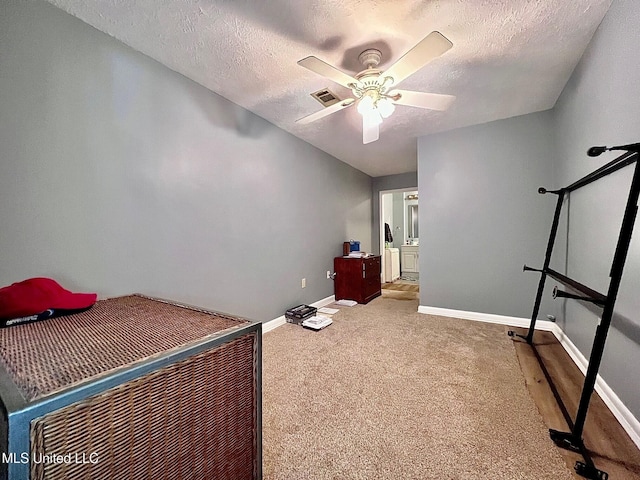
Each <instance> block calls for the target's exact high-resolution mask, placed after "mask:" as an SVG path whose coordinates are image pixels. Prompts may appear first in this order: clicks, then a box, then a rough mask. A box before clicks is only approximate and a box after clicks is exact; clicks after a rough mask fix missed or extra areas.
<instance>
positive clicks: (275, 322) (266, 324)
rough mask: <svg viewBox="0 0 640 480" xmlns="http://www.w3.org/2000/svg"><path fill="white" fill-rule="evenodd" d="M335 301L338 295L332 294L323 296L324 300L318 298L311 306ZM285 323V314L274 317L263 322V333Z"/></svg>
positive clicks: (319, 305) (319, 306) (321, 305)
mask: <svg viewBox="0 0 640 480" xmlns="http://www.w3.org/2000/svg"><path fill="white" fill-rule="evenodd" d="M335 301H336V296H335V295H331V296H329V297H326V298H323V299H322V300H318V301H317V302H314V303H312V304H311V306H312V307H316V308H321V307H324V306H325V305H329V304H330V303H333V302H335ZM285 323H287V319H286V318H285V317H284V315H280V316H279V317H278V318H274V319H273V320H269V321H268V322H264V323H263V324H262V334H263V335H264V334H265V333H267V332H270V331H271V330H274V329H276V328H278V327H279V326H281V325H284V324H285Z"/></svg>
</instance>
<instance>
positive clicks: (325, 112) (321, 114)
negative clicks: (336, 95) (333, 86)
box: [296, 98, 355, 125]
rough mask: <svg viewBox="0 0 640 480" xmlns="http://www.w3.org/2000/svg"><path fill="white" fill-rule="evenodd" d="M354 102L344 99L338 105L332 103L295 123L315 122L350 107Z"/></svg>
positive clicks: (353, 100)
mask: <svg viewBox="0 0 640 480" xmlns="http://www.w3.org/2000/svg"><path fill="white" fill-rule="evenodd" d="M354 102H355V99H353V98H346V99H344V100H342V101H340V102H338V103H334V104H333V105H331V106H330V107H327V108H324V109H322V110H320V111H319V112H315V113H312V114H311V115H307V116H306V117H302V118H299V119H298V120H296V123H300V124H301V125H306V124H307V123H311V122H315V121H316V120H319V119H321V118H323V117H326V116H327V115H331V114H332V113H335V112H339V111H340V110H342V109H344V108H347V107H350V106H351V105H353V104H354Z"/></svg>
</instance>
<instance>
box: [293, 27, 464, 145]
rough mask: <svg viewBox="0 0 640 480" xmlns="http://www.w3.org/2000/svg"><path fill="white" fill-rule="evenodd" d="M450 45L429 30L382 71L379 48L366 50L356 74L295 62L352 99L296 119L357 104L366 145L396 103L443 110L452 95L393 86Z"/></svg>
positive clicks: (320, 115) (304, 121) (313, 60)
mask: <svg viewBox="0 0 640 480" xmlns="http://www.w3.org/2000/svg"><path fill="white" fill-rule="evenodd" d="M452 46H453V43H451V41H450V40H449V39H447V38H446V37H445V36H444V35H442V34H441V33H440V32H431V33H430V34H429V35H427V36H426V37H425V38H423V39H422V40H421V41H420V42H418V44H417V45H416V46H414V47H413V48H412V49H411V50H409V51H408V52H407V53H405V54H404V55H403V56H402V57H401V58H400V59H399V60H398V61H397V62H396V63H394V64H393V65H391V67H389V68H388V69H387V70H386V71H384V72H383V71H382V70H378V69H377V68H376V67H377V66H378V65H379V64H380V59H381V56H382V54H381V53H380V51H379V50H376V49H368V50H365V51H364V52H362V53H361V54H360V56H359V57H358V60H360V63H362V65H363V66H364V67H365V69H364V70H363V71H361V72H360V73H358V74H356V75H355V77H352V76H351V75H347V74H346V73H344V72H342V71H341V70H338V69H337V68H335V67H333V66H331V65H329V64H328V63H326V62H323V61H322V60H320V59H319V58H317V57H314V56H310V57H306V58H303V59H302V60H300V61H299V62H298V65H300V66H302V67H305V68H307V69H309V70H311V71H312V72H315V73H317V74H319V75H322V76H324V77H327V78H328V79H330V80H333V81H334V82H336V83H338V84H340V85H343V86H345V87H347V88H348V89H350V90H351V92H352V93H353V96H354V97H355V98H347V99H345V100H342V101H340V102H338V103H335V104H333V105H331V106H329V107H326V108H325V109H324V110H320V111H319V112H316V113H312V114H311V115H307V116H306V117H303V118H300V119H299V120H296V122H297V123H301V124H307V123H310V122H313V121H315V120H318V119H320V118H323V117H326V116H327V115H331V114H332V113H335V112H338V111H340V110H343V109H345V108H347V107H350V106H352V105H357V109H358V112H359V113H360V114H361V115H362V143H365V144H366V143H370V142H375V141H376V140H378V137H379V135H380V124H381V123H382V119H383V118H387V117H389V116H390V115H391V114H392V113H393V111H394V110H395V105H407V106H410V107H419V108H428V109H431V110H446V109H447V108H449V106H450V105H451V103H452V102H453V101H454V100H455V98H456V97H455V96H453V95H442V94H437V93H425V92H413V91H409V90H398V89H396V88H395V87H396V86H397V85H398V84H399V83H400V82H402V81H403V80H404V79H405V78H407V77H408V76H409V75H412V74H414V73H415V72H417V71H418V70H419V69H420V68H422V67H423V66H424V65H425V64H427V63H428V62H430V61H431V60H433V59H434V58H437V57H439V56H440V55H442V54H443V53H445V52H446V51H447V50H449V49H450V48H451V47H452Z"/></svg>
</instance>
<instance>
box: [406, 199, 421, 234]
mask: <svg viewBox="0 0 640 480" xmlns="http://www.w3.org/2000/svg"><path fill="white" fill-rule="evenodd" d="M407 236H408V237H409V238H415V239H417V238H420V235H419V234H418V205H407Z"/></svg>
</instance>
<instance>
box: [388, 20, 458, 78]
mask: <svg viewBox="0 0 640 480" xmlns="http://www.w3.org/2000/svg"><path fill="white" fill-rule="evenodd" d="M451 47H453V43H451V41H450V40H449V39H448V38H447V37H445V36H444V35H442V34H441V33H440V32H431V33H430V34H429V35H427V36H426V37H424V38H423V39H422V40H421V41H420V42H418V44H417V45H416V46H415V47H413V48H412V49H411V50H409V51H408V52H407V53H405V54H404V55H403V56H402V57H401V58H400V59H399V60H398V61H397V62H396V63H394V64H393V65H391V66H390V67H389V68H388V69H387V70H386V71H385V72H384V73H383V74H382V76H381V78H382V77H391V78H393V85H398V84H399V83H400V82H401V81H402V80H404V79H405V78H407V77H408V76H409V75H412V74H413V73H415V72H417V71H418V70H420V69H421V68H422V67H424V66H425V65H426V64H427V63H429V62H430V61H431V60H433V59H434V58H437V57H439V56H440V55H442V54H443V53H444V52H446V51H447V50H449V49H450V48H451Z"/></svg>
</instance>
